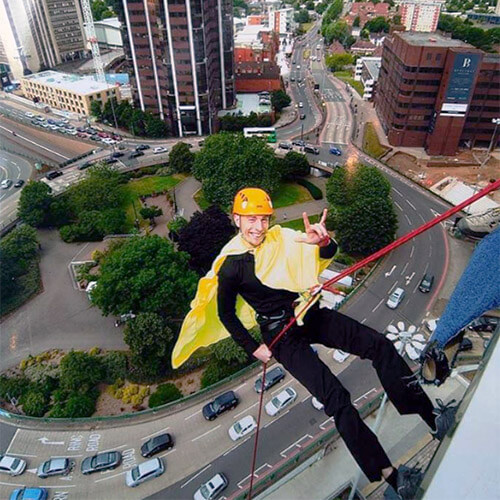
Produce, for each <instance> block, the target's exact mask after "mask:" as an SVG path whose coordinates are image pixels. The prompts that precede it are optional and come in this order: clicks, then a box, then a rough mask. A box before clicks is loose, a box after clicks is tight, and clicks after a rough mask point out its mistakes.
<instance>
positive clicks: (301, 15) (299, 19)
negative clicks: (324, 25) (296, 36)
mask: <svg viewBox="0 0 500 500" xmlns="http://www.w3.org/2000/svg"><path fill="white" fill-rule="evenodd" d="M294 19H295V22H296V23H300V24H305V23H308V22H309V21H310V20H311V16H310V15H309V12H308V10H307V9H300V10H299V12H297V13H296V14H295V16H294Z"/></svg>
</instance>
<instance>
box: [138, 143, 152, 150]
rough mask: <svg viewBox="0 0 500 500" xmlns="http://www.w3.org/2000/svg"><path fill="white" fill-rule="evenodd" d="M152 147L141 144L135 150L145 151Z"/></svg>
mask: <svg viewBox="0 0 500 500" xmlns="http://www.w3.org/2000/svg"><path fill="white" fill-rule="evenodd" d="M150 147H151V146H150V145H149V144H139V146H136V148H135V150H136V151H144V150H145V149H149V148H150Z"/></svg>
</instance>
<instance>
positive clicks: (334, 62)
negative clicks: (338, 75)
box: [325, 54, 354, 71]
mask: <svg viewBox="0 0 500 500" xmlns="http://www.w3.org/2000/svg"><path fill="white" fill-rule="evenodd" d="M353 62H354V56H353V55H351V54H330V55H327V56H326V57H325V63H326V65H327V67H328V69H329V70H330V71H342V70H343V69H344V68H345V67H346V66H349V65H351V64H352V63H353Z"/></svg>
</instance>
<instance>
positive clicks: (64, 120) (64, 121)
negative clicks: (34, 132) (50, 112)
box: [59, 118, 69, 125]
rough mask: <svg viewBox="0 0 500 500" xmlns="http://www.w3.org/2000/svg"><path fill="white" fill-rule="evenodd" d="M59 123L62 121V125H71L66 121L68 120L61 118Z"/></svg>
mask: <svg viewBox="0 0 500 500" xmlns="http://www.w3.org/2000/svg"><path fill="white" fill-rule="evenodd" d="M59 121H60V122H61V123H64V124H65V125H67V124H68V123H69V120H68V119H66V118H61V119H60V120H59Z"/></svg>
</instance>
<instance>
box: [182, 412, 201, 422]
mask: <svg viewBox="0 0 500 500" xmlns="http://www.w3.org/2000/svg"><path fill="white" fill-rule="evenodd" d="M198 413H201V410H198V411H195V412H194V413H193V414H191V415H189V416H188V417H186V418H185V419H184V420H189V419H190V418H193V417H194V416H195V415H198Z"/></svg>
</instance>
